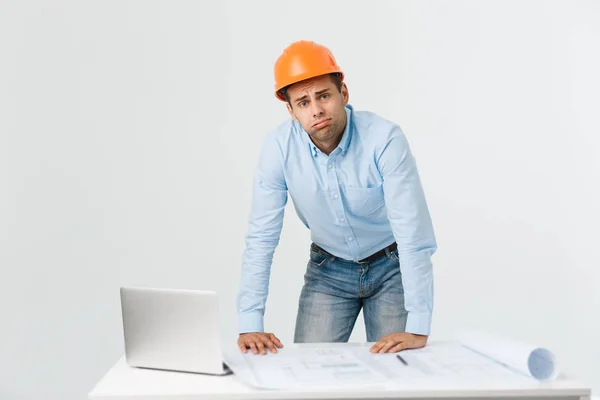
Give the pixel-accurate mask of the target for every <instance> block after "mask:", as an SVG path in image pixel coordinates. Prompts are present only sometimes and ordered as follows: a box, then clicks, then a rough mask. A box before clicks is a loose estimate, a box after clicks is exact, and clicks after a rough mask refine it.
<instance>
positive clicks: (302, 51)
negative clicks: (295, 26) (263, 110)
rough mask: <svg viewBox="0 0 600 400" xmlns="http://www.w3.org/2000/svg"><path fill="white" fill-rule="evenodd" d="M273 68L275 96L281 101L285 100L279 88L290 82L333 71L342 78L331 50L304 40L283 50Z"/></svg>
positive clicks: (342, 75)
mask: <svg viewBox="0 0 600 400" xmlns="http://www.w3.org/2000/svg"><path fill="white" fill-rule="evenodd" d="M274 69H275V96H276V97H277V98H278V99H279V100H282V101H285V97H283V96H282V95H281V94H280V93H279V90H281V89H283V88H284V87H286V86H288V85H291V84H292V83H296V82H300V81H303V80H305V79H310V78H314V77H315V76H320V75H325V74H331V73H335V72H337V73H339V74H340V78H341V79H342V80H343V79H344V74H343V73H342V70H341V69H340V67H339V66H338V65H337V63H336V61H335V58H334V57H333V54H331V51H329V49H328V48H327V47H325V46H321V45H320V44H317V43H315V42H309V41H305V40H300V41H298V42H294V43H292V44H291V45H289V46H288V47H287V48H286V49H285V50H283V53H282V54H281V55H280V56H279V58H278V59H277V61H276V62H275V68H274Z"/></svg>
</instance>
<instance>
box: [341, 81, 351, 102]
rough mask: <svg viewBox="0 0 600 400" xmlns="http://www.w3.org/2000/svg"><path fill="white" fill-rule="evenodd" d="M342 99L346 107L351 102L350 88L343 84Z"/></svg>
mask: <svg viewBox="0 0 600 400" xmlns="http://www.w3.org/2000/svg"><path fill="white" fill-rule="evenodd" d="M341 90H342V98H343V99H344V106H345V105H347V104H348V100H350V93H348V86H346V84H345V83H343V82H342V87H341Z"/></svg>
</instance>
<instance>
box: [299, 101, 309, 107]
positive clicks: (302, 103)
mask: <svg viewBox="0 0 600 400" xmlns="http://www.w3.org/2000/svg"><path fill="white" fill-rule="evenodd" d="M307 104H308V103H307V102H306V101H301V102H300V103H298V105H299V106H300V107H306V105H307Z"/></svg>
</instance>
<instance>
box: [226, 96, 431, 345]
mask: <svg viewBox="0 0 600 400" xmlns="http://www.w3.org/2000/svg"><path fill="white" fill-rule="evenodd" d="M346 115H347V117H348V118H347V123H346V128H345V130H344V133H343V135H342V139H341V141H340V143H339V145H338V147H337V148H336V149H334V150H333V151H332V152H331V154H329V156H328V155H327V154H325V153H323V152H321V151H320V150H319V149H318V148H317V147H316V146H315V145H314V144H313V142H312V141H311V139H310V137H309V136H308V134H307V133H306V131H304V129H303V128H302V126H301V125H300V124H299V123H298V122H295V121H293V120H292V119H289V120H288V121H287V122H285V123H283V124H281V125H280V126H279V127H278V128H277V129H276V130H274V131H273V132H271V133H269V134H268V135H267V136H266V139H265V140H264V143H263V146H262V150H261V154H260V157H259V161H258V166H257V168H256V171H255V175H254V185H253V194H252V206H251V211H250V218H249V223H248V233H247V235H246V250H245V251H244V253H243V259H242V277H241V285H240V290H239V294H238V297H237V304H238V324H239V332H240V333H243V332H263V331H264V325H263V318H264V312H265V303H266V300H267V294H268V289H269V276H270V271H271V263H272V259H273V254H274V251H275V248H276V247H277V244H278V243H279V238H280V233H281V228H282V226H283V214H284V209H285V206H286V203H287V198H288V193H289V194H290V197H291V199H292V201H293V204H294V207H295V209H296V213H297V214H298V217H299V218H300V220H301V221H302V222H303V223H304V225H305V226H306V227H307V228H309V229H310V232H311V239H312V241H313V242H314V243H316V244H317V245H319V246H320V247H322V248H323V249H325V250H326V251H328V252H330V253H331V254H333V255H335V256H337V257H340V258H344V259H347V260H354V261H358V260H361V259H363V258H365V257H367V256H369V255H371V254H373V253H375V252H376V251H378V250H381V249H382V248H384V247H386V246H388V245H390V244H392V243H393V242H394V241H396V242H397V244H398V256H399V259H400V269H401V272H402V284H403V287H404V301H405V308H406V311H407V312H408V315H407V322H406V331H407V332H411V333H415V334H423V335H429V333H430V328H431V317H432V311H433V272H432V264H431V256H432V255H433V253H434V252H435V251H436V249H437V244H436V239H435V235H434V231H433V226H432V222H431V217H430V215H429V210H428V207H427V203H426V201H425V195H424V193H423V188H422V186H421V181H420V178H419V173H418V171H417V165H416V162H415V158H414V156H413V154H412V152H411V149H410V146H409V143H408V141H407V139H406V137H405V135H404V133H403V132H402V130H401V129H400V127H399V126H398V125H397V124H395V123H393V122H390V121H387V120H385V119H384V118H381V117H379V116H377V115H376V114H374V113H371V112H366V111H355V110H354V109H353V107H352V106H350V105H348V106H346Z"/></svg>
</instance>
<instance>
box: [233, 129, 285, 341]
mask: <svg viewBox="0 0 600 400" xmlns="http://www.w3.org/2000/svg"><path fill="white" fill-rule="evenodd" d="M253 181H254V183H253V189H252V205H251V209H250V216H249V221H248V230H247V234H246V249H245V250H244V253H243V256H242V273H241V282H240V288H239V292H238V296H237V310H238V327H239V333H244V332H263V331H264V323H263V320H264V314H265V304H266V301H267V294H268V291H269V277H270V273H271V263H272V260H273V254H274V252H275V248H276V247H277V245H278V243H279V238H280V234H281V228H282V226H283V215H284V210H285V205H286V203H287V186H286V183H285V178H284V174H283V156H282V152H281V149H280V147H279V146H278V143H277V141H276V140H275V138H274V137H273V135H268V136H267V138H266V139H265V141H264V143H263V146H262V150H261V153H260V157H259V161H258V165H257V167H256V170H255V173H254V178H253Z"/></svg>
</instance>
